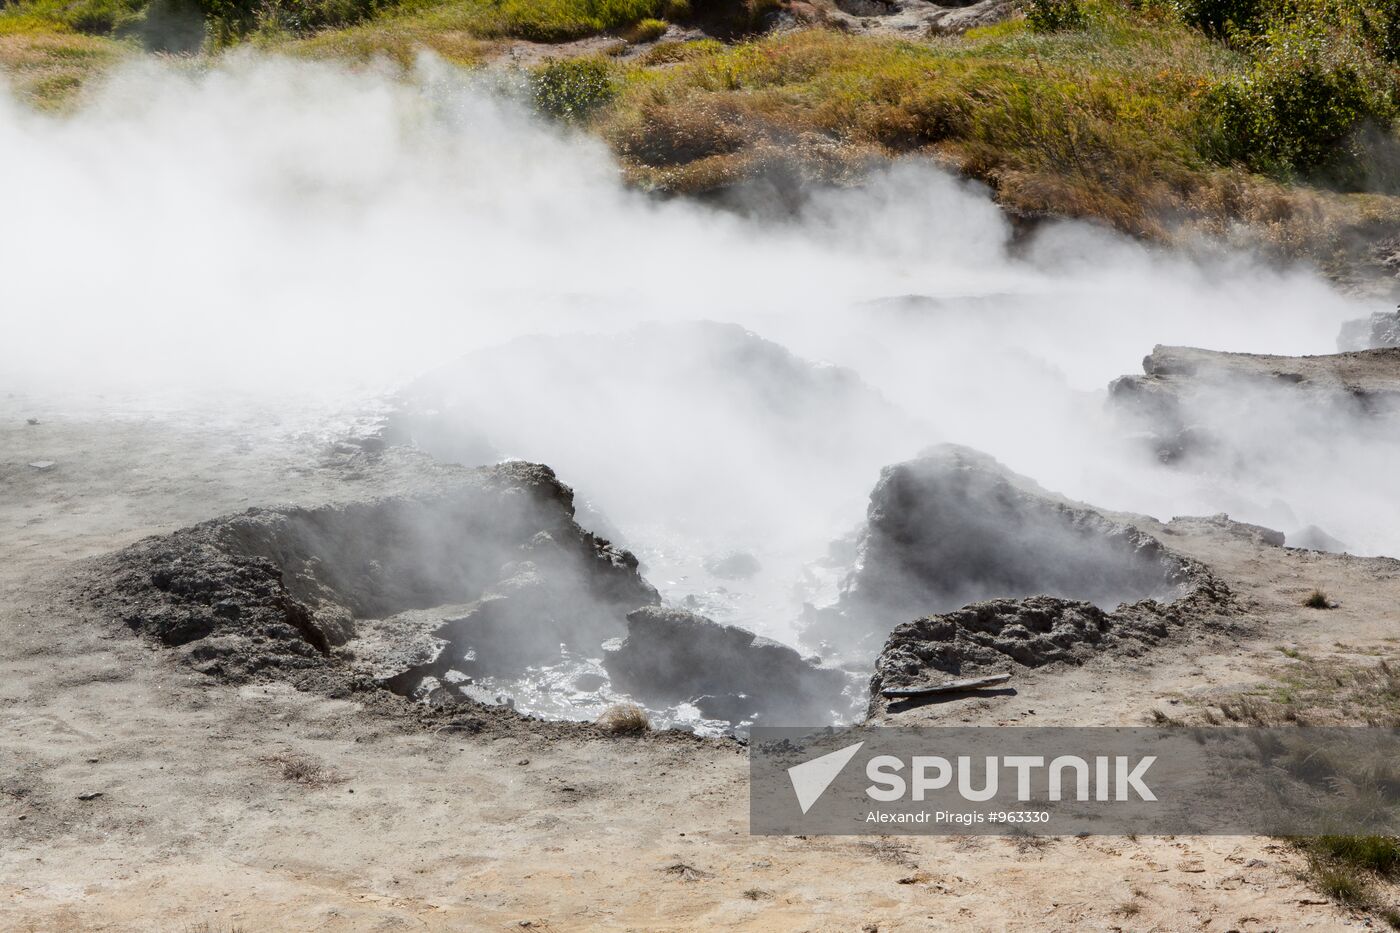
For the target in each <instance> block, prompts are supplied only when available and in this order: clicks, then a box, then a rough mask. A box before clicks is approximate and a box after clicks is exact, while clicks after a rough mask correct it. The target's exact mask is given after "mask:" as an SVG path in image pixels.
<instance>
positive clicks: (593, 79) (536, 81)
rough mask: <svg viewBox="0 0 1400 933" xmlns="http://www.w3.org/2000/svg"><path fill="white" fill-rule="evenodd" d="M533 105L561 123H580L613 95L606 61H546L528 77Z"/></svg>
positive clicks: (614, 95) (613, 88)
mask: <svg viewBox="0 0 1400 933" xmlns="http://www.w3.org/2000/svg"><path fill="white" fill-rule="evenodd" d="M531 83H532V85H533V90H534V97H535V106H536V107H537V108H538V109H539V110H540V111H542V112H543V113H547V114H549V115H550V116H552V117H557V118H559V119H561V120H583V119H585V118H587V117H589V116H590V115H592V114H593V113H594V112H595V111H597V110H598V109H599V108H600V107H602V106H604V105H605V104H607V103H609V102H610V101H611V100H612V99H613V98H615V97H616V96H617V92H618V88H617V83H616V81H615V80H614V79H613V74H612V69H611V68H609V67H608V64H607V62H604V61H602V60H601V59H597V58H566V59H559V60H555V61H550V62H548V63H546V64H545V65H543V66H542V67H540V68H539V69H538V70H537V71H536V72H535V73H534V75H533V76H532V79H531Z"/></svg>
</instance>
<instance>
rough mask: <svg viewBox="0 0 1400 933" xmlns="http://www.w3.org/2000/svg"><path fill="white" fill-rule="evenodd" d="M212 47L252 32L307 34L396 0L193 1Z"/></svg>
mask: <svg viewBox="0 0 1400 933" xmlns="http://www.w3.org/2000/svg"><path fill="white" fill-rule="evenodd" d="M194 2H195V3H197V4H198V6H199V7H200V9H201V10H202V11H203V13H204V17H205V19H206V20H207V21H208V23H209V33H210V36H211V38H212V39H213V42H214V44H215V45H216V46H225V45H230V44H232V43H234V42H236V41H238V40H239V39H241V38H243V37H244V36H247V35H249V34H251V33H254V32H273V33H290V34H292V35H307V34H309V33H312V32H316V31H318V30H321V29H327V28H336V27H343V26H353V25H355V24H356V23H360V22H363V21H365V20H367V19H370V18H371V17H373V16H374V15H375V14H376V13H378V12H380V11H381V10H386V9H389V8H391V7H393V6H395V5H396V0H194Z"/></svg>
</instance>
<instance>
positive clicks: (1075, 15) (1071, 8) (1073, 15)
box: [1026, 0, 1088, 32]
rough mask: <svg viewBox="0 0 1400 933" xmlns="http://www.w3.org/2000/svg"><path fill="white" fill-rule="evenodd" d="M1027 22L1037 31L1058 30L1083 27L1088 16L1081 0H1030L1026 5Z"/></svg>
mask: <svg viewBox="0 0 1400 933" xmlns="http://www.w3.org/2000/svg"><path fill="white" fill-rule="evenodd" d="M1026 22H1027V23H1029V24H1030V27H1031V29H1034V30H1035V31H1036V32H1058V31H1060V30H1061V29H1082V28H1084V26H1085V24H1086V23H1088V17H1086V16H1085V15H1084V8H1083V7H1081V6H1080V5H1079V0H1030V3H1028V4H1027V5H1026Z"/></svg>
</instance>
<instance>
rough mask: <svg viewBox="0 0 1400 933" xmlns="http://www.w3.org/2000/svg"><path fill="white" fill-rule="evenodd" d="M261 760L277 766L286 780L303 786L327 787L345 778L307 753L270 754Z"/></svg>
mask: <svg viewBox="0 0 1400 933" xmlns="http://www.w3.org/2000/svg"><path fill="white" fill-rule="evenodd" d="M261 760H262V762H263V763H264V764H268V765H272V766H273V767H274V768H276V769H277V771H278V772H279V774H280V775H281V777H282V779H283V780H284V781H290V782H291V783H293V784H300V785H301V786H303V787H318V788H319V787H326V786H328V785H331V784H337V783H339V782H341V781H343V780H345V779H344V778H343V777H341V776H340V775H339V774H338V773H336V772H335V771H333V770H331V769H330V768H328V767H326V766H325V765H324V764H322V763H321V762H319V761H317V760H316V759H314V758H311V757H308V756H306V755H295V754H280V755H268V756H266V757H264V758H263V759H261Z"/></svg>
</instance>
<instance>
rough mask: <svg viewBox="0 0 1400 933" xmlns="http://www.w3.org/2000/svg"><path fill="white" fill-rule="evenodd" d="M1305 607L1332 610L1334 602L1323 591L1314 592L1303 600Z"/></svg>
mask: <svg viewBox="0 0 1400 933" xmlns="http://www.w3.org/2000/svg"><path fill="white" fill-rule="evenodd" d="M1303 605H1304V606H1306V607H1307V608H1309V609H1331V608H1332V600H1330V599H1328V598H1327V594H1326V593H1324V592H1323V591H1322V590H1313V591H1312V592H1311V593H1309V594H1308V595H1307V597H1306V598H1305V599H1304V600H1303Z"/></svg>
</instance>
